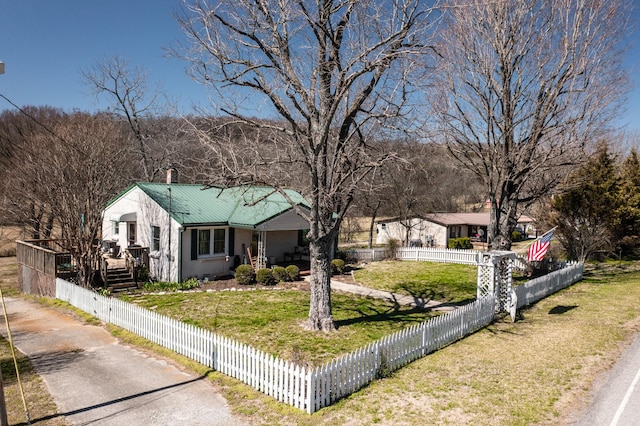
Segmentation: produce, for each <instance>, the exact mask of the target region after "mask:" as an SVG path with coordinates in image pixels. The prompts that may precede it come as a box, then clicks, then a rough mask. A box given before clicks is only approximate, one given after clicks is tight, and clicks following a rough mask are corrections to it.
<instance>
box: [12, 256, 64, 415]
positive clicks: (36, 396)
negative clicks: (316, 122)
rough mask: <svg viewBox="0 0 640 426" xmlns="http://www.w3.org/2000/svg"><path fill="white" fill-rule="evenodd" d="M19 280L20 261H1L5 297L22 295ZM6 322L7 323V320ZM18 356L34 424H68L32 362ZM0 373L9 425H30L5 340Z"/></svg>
mask: <svg viewBox="0 0 640 426" xmlns="http://www.w3.org/2000/svg"><path fill="white" fill-rule="evenodd" d="M17 276H18V265H17V263H16V258H15V257H4V258H0V288H2V294H3V296H5V297H9V296H11V297H14V296H18V295H19V291H18V279H17ZM2 321H3V322H4V317H3V318H2ZM15 353H16V359H17V361H18V371H19V372H20V379H21V383H22V388H23V390H24V395H25V399H26V404H27V410H28V411H29V416H30V418H31V421H32V422H33V423H36V422H37V424H38V425H44V426H49V425H51V426H53V425H62V424H64V419H62V418H60V417H57V408H56V405H55V403H54V401H53V398H51V395H49V392H47V390H46V387H45V385H44V383H43V382H42V379H41V378H40V376H38V375H37V374H36V373H35V372H34V370H33V367H32V365H31V361H30V360H29V358H27V357H26V356H24V355H23V354H22V353H21V352H20V351H18V350H16V351H15ZM0 369H1V370H2V381H3V385H4V386H3V387H4V396H5V401H6V406H7V417H8V420H9V424H11V425H17V424H26V415H25V410H24V402H23V399H22V393H21V392H20V386H19V384H18V380H17V374H16V369H15V365H14V361H13V356H12V351H11V347H10V346H9V342H8V341H7V340H6V339H4V338H3V337H1V336H0Z"/></svg>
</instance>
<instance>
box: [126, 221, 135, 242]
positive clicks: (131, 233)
mask: <svg viewBox="0 0 640 426" xmlns="http://www.w3.org/2000/svg"><path fill="white" fill-rule="evenodd" d="M127 228H128V232H127V236H128V242H129V246H132V245H134V244H135V243H136V222H129V224H128V225H127Z"/></svg>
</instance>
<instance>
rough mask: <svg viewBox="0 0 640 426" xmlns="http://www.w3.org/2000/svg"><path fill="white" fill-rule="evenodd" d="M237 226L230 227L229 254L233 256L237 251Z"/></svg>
mask: <svg viewBox="0 0 640 426" xmlns="http://www.w3.org/2000/svg"><path fill="white" fill-rule="evenodd" d="M235 239H236V228H229V251H228V252H227V253H229V256H233V255H234V254H236V253H235V251H236V241H235Z"/></svg>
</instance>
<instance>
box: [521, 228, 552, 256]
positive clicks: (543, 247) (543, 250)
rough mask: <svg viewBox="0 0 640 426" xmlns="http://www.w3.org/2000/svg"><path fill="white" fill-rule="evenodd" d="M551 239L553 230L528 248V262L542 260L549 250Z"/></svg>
mask: <svg viewBox="0 0 640 426" xmlns="http://www.w3.org/2000/svg"><path fill="white" fill-rule="evenodd" d="M551 238H553V229H552V230H551V231H549V232H547V233H546V234H544V235H543V236H542V237H540V238H539V239H538V240H536V241H534V242H533V244H531V245H530V246H529V250H527V257H528V258H529V262H539V261H541V260H542V259H543V258H544V255H545V254H547V250H549V245H550V244H551Z"/></svg>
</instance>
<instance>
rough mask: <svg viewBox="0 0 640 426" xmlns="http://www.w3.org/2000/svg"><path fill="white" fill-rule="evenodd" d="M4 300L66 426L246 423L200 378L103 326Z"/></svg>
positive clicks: (17, 340) (21, 346)
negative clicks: (121, 340)
mask: <svg viewBox="0 0 640 426" xmlns="http://www.w3.org/2000/svg"><path fill="white" fill-rule="evenodd" d="M5 300H6V306H7V312H8V316H9V324H10V327H11V332H12V335H13V341H14V344H15V346H16V347H17V348H18V350H20V351H21V352H22V353H24V354H25V355H27V356H28V357H29V358H30V359H31V362H32V364H33V365H34V368H35V370H36V372H37V373H38V374H39V375H40V377H42V379H43V381H44V383H45V385H46V387H47V389H48V391H49V393H50V394H51V395H52V397H53V399H54V400H55V402H56V404H57V406H58V412H59V413H60V417H63V418H64V419H65V423H66V424H70V425H87V424H92V425H94V424H95V425H127V424H129V425H143V424H153V425H242V424H243V423H242V422H241V421H240V420H238V419H237V418H234V417H233V416H232V415H231V413H230V411H229V407H228V406H227V403H226V401H225V400H224V399H223V398H222V397H221V396H220V395H219V394H218V393H217V392H216V391H215V389H214V387H213V386H212V385H211V383H210V382H209V381H208V380H206V379H205V378H202V377H196V376H194V375H192V374H188V373H186V372H184V371H181V370H180V369H178V368H177V367H176V366H175V365H174V364H172V363H170V362H167V361H166V360H164V359H160V358H155V357H154V356H150V355H149V354H147V353H144V352H141V351H139V350H137V349H134V348H132V347H129V346H125V345H122V344H120V343H119V341H118V340H117V339H116V338H114V337H113V336H112V335H111V334H109V333H108V332H107V331H106V330H105V329H104V328H102V327H99V326H92V325H87V324H85V323H83V322H80V321H78V320H76V319H74V318H72V317H71V316H69V315H66V314H63V313H61V312H58V311H56V310H54V309H51V308H47V307H43V306H42V305H39V304H37V303H35V302H31V301H28V300H25V299H20V298H7V299H5ZM1 323H2V324H0V333H2V335H3V336H5V337H6V336H7V331H6V324H5V322H4V320H3V321H1ZM31 421H32V423H37V421H38V419H31Z"/></svg>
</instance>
